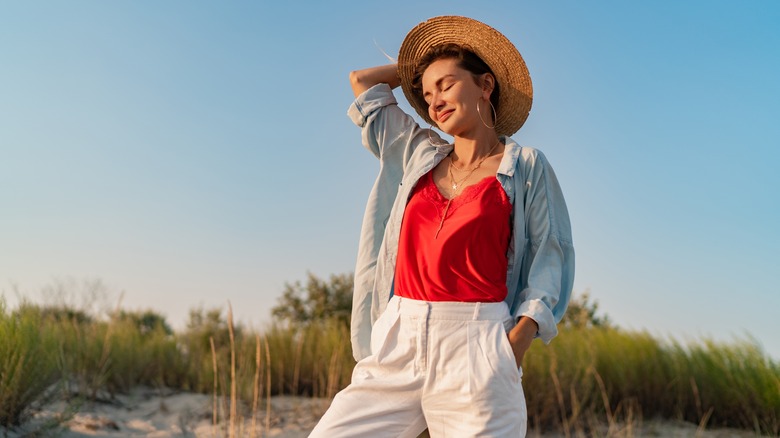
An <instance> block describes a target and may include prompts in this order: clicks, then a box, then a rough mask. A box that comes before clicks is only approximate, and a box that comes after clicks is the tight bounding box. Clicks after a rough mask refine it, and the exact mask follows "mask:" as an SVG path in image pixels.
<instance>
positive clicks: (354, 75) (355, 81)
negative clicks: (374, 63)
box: [349, 70, 363, 88]
mask: <svg viewBox="0 0 780 438" xmlns="http://www.w3.org/2000/svg"><path fill="white" fill-rule="evenodd" d="M362 82H363V74H362V72H361V71H360V70H353V71H351V72H349V84H350V85H352V88H355V86H357V85H360V84H361V83H362Z"/></svg>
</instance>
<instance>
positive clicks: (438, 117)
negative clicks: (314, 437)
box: [436, 109, 455, 123]
mask: <svg viewBox="0 0 780 438" xmlns="http://www.w3.org/2000/svg"><path fill="white" fill-rule="evenodd" d="M453 112H455V110H452V109H448V110H444V111H442V112H440V113H438V114H436V120H437V121H438V122H439V123H441V122H443V121H445V120H447V119H449V118H450V116H451V115H452V113H453Z"/></svg>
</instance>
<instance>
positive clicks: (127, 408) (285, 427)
mask: <svg viewBox="0 0 780 438" xmlns="http://www.w3.org/2000/svg"><path fill="white" fill-rule="evenodd" d="M212 402H213V399H212V397H211V396H209V395H205V394H193V393H185V392H176V391H170V390H156V389H151V388H138V389H136V390H134V391H133V392H132V393H131V394H128V395H122V396H117V397H115V398H113V399H105V400H102V401H98V402H85V403H83V404H81V405H80V406H73V405H72V404H71V405H68V404H67V403H65V402H56V403H52V404H50V405H47V406H46V407H45V408H44V409H42V410H41V412H38V413H36V414H35V416H34V417H33V419H31V420H30V421H29V422H27V423H26V424H25V425H24V426H23V427H20V428H16V429H12V430H4V429H2V428H0V436H3V437H9V438H21V437H27V436H60V437H62V438H77V437H78V438H82V437H182V436H185V437H193V436H194V437H223V436H224V437H227V436H228V433H227V424H226V423H227V422H223V423H222V424H220V425H218V426H216V427H214V426H212V416H213V409H212V406H213V404H212ZM329 403H330V400H328V399H312V398H304V397H290V396H279V397H272V398H271V403H270V415H269V416H268V417H266V413H267V412H269V411H267V410H266V408H267V406H266V405H265V404H264V403H263V404H262V406H261V408H260V409H259V412H258V414H257V420H256V424H254V425H253V421H252V418H251V413H248V412H244V414H245V415H246V417H247V418H244V419H243V420H242V421H240V422H237V424H238V426H237V433H236V436H239V437H251V436H258V437H263V436H267V437H279V438H303V437H306V436H308V434H309V432H310V431H311V430H312V428H313V427H314V425H315V424H316V423H317V420H318V419H319V417H320V416H321V415H322V413H323V412H325V410H326V409H327V407H328V405H329ZM220 404H221V403H220ZM74 410H77V412H76V413H73V412H74ZM69 411H70V413H68V412H69ZM224 414H225V413H224V412H220V417H221V418H223V415H224ZM224 417H227V415H224ZM63 419H64V421H63ZM56 424H59V426H56ZM606 432H607V431H606V428H605V430H604V433H606ZM615 432H616V433H614V434H613V436H620V437H629V436H632V437H642V436H647V437H650V436H653V437H706V438H732V437H733V438H745V437H755V436H758V435H756V434H753V433H750V432H747V431H739V430H731V429H728V430H726V429H719V430H707V431H705V432H703V433H699V434H697V430H696V426H695V425H692V424H688V423H674V422H668V421H663V422H656V421H651V422H644V423H642V424H641V425H638V426H636V425H635V426H633V427H624V428H622V429H620V430H617V431H615ZM528 436H529V438H534V437H536V438H558V437H564V435H563V434H544V435H539V434H535V433H533V432H529V434H528ZM575 436H576V435H575ZM602 436H603V435H602Z"/></svg>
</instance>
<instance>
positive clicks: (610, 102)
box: [0, 0, 780, 358]
mask: <svg viewBox="0 0 780 438" xmlns="http://www.w3.org/2000/svg"><path fill="white" fill-rule="evenodd" d="M445 14H455V15H467V16H471V17H473V18H476V19H479V20H482V21H484V22H487V23H488V24H490V25H492V26H494V27H496V28H497V29H498V30H500V31H501V32H503V33H504V34H505V35H507V36H508V37H509V39H510V40H512V41H513V42H514V43H515V44H516V45H517V46H518V48H519V49H520V51H521V53H522V54H523V56H524V58H525V60H526V63H527V64H528V67H529V69H530V71H531V75H532V78H533V82H534V104H533V109H532V111H531V115H530V117H529V119H528V122H527V123H526V125H525V126H524V127H523V129H522V130H521V131H520V132H519V133H518V134H516V135H515V136H514V138H515V139H516V140H517V141H518V142H519V143H521V144H524V145H529V146H534V147H536V148H539V149H541V150H542V151H544V153H545V154H546V155H547V157H548V158H549V159H550V161H551V163H552V164H553V166H554V168H555V170H556V173H557V174H558V177H559V179H560V182H561V184H562V186H563V189H564V193H565V195H566V198H567V201H568V204H569V210H570V215H571V218H572V223H573V228H574V229H573V231H574V239H575V248H576V251H577V274H576V280H575V293H581V292H583V291H586V290H589V291H590V293H591V295H592V296H593V297H594V298H595V299H596V300H598V302H599V303H600V307H601V309H603V310H604V311H605V312H606V313H607V314H608V315H609V316H610V317H611V318H612V319H613V320H614V321H615V322H616V323H617V324H618V325H620V326H622V327H625V328H631V329H638V330H647V331H649V332H651V333H653V334H657V335H659V336H672V337H674V338H676V339H680V340H696V339H701V337H712V338H715V339H718V340H724V341H729V340H732V339H734V337H744V336H747V335H750V336H753V337H754V338H756V339H757V340H758V342H760V343H761V344H762V345H763V346H764V347H765V348H766V350H767V351H768V352H769V353H770V354H771V355H772V356H773V357H775V358H780V336H778V334H780V320H778V319H777V318H776V317H775V313H777V309H778V308H780V291H779V290H778V286H777V282H776V281H775V277H776V275H777V274H771V273H772V272H777V267H776V266H777V265H778V261H780V257H779V256H778V250H780V232H778V230H777V224H778V223H780V206H778V200H780V196H778V194H777V193H776V191H777V190H778V188H780V176H778V172H777V171H776V170H775V169H774V167H775V166H776V163H777V162H778V160H779V159H780V152H778V146H780V123H778V122H777V119H778V115H780V81H778V79H777V78H780V50H779V49H778V47H780V28H778V26H777V23H778V22H780V6H778V4H777V3H776V2H772V1H755V2H742V3H735V2H725V1H690V2H675V1H654V2H643V3H639V2H618V1H599V2H577V1H573V0H571V1H557V2H525V1H521V2H517V1H507V2H491V3H484V2H480V3H478V2H469V3H465V2H457V1H451V2H434V1H427V2H420V1H414V2H412V1H398V2H394V3H393V4H392V5H388V4H386V3H379V2H365V3H364V4H360V3H354V2H349V3H347V2H338V1H337V2H318V3H314V2H312V3H310V4H306V3H302V4H296V5H288V4H286V3H280V2H249V1H240V2H230V3H228V2H221V3H216V2H205V1H187V2H185V1H171V2H163V3H160V2H151V1H138V2H97V1H93V2H87V1H73V2H51V3H48V2H35V1H31V2H14V3H10V2H7V3H4V4H3V5H2V6H0V56H2V59H3V66H2V68H0V292H2V293H4V295H5V297H6V299H7V300H8V301H9V302H10V303H11V304H12V305H13V304H14V303H15V302H16V300H17V299H18V298H17V297H16V292H15V291H17V290H18V291H21V293H22V294H24V295H26V296H28V297H30V298H32V299H36V300H37V299H40V298H41V295H42V294H41V292H40V291H41V290H42V289H44V288H45V287H46V286H47V285H51V284H53V283H56V282H63V281H64V282H66V283H67V282H68V281H74V282H76V283H79V282H83V281H88V280H90V279H100V280H102V281H103V282H104V284H105V285H106V290H107V291H108V293H109V298H108V300H109V301H111V300H114V301H116V300H117V299H118V297H119V295H120V293H123V301H122V303H123V305H124V306H125V307H128V308H147V307H151V308H154V309H156V310H158V311H161V312H162V313H164V314H165V315H167V317H168V318H169V320H170V322H171V323H172V324H173V325H174V326H177V327H181V326H182V325H183V323H184V321H185V319H186V316H187V312H188V311H189V310H190V309H192V308H195V307H198V306H201V305H202V306H205V307H215V306H224V305H225V303H226V302H227V301H228V300H229V301H230V302H231V303H232V306H233V308H234V310H235V313H236V318H237V319H239V320H241V321H243V322H245V323H247V324H253V325H262V324H264V323H265V322H266V321H267V320H268V319H269V318H268V316H269V309H270V308H271V307H272V306H273V305H274V304H275V302H276V299H277V297H278V296H279V295H280V294H281V291H282V289H283V286H284V283H285V282H292V281H296V280H303V279H305V276H306V272H307V271H311V272H313V273H314V274H316V275H318V276H321V277H327V276H329V275H330V274H332V273H343V272H350V271H352V269H353V265H354V259H355V254H356V251H357V239H358V235H359V230H360V220H361V218H362V213H363V207H364V202H365V199H366V197H367V195H368V191H369V189H370V186H371V184H372V182H373V179H374V176H375V173H376V171H377V162H376V161H375V159H374V158H373V156H371V155H370V154H369V153H368V152H367V151H365V150H364V149H363V148H362V147H361V145H360V135H359V131H358V129H357V128H356V127H354V126H353V125H352V124H351V122H350V121H349V119H348V118H347V117H346V110H347V107H348V106H349V104H350V102H351V99H352V94H351V91H350V88H349V84H348V81H347V76H348V73H349V71H350V70H353V69H358V68H363V67H368V66H372V65H377V64H382V63H385V62H386V61H387V60H386V58H385V57H384V55H383V54H382V50H384V51H386V52H387V53H389V54H391V55H392V56H395V55H396V54H397V51H398V47H399V46H400V43H401V41H402V40H403V37H404V36H405V34H406V32H407V31H408V30H409V29H411V28H412V27H413V26H414V25H415V24H417V23H418V22H420V21H423V20H424V19H426V18H429V17H431V16H435V15H445ZM380 48H381V49H380ZM397 96H398V97H399V99H400V98H401V97H402V95H401V93H400V92H398V93H397ZM401 106H402V107H403V108H406V109H409V107H408V105H406V104H405V103H402V105H401ZM76 289H77V287H76Z"/></svg>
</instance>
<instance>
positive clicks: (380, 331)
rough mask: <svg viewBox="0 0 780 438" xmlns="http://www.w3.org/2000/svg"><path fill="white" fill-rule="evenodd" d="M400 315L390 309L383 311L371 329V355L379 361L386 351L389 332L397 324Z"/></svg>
mask: <svg viewBox="0 0 780 438" xmlns="http://www.w3.org/2000/svg"><path fill="white" fill-rule="evenodd" d="M400 317H401V315H400V314H399V313H398V312H397V311H396V310H395V309H391V308H387V309H385V311H384V312H383V313H382V315H380V316H379V319H377V320H376V322H375V323H374V326H373V327H372V328H371V355H372V356H374V357H376V358H377V359H379V358H380V357H382V355H384V352H385V350H387V344H388V342H387V341H388V337H389V335H390V331H391V330H392V329H393V327H394V326H395V325H396V324H397V323H398V321H399V319H400Z"/></svg>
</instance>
